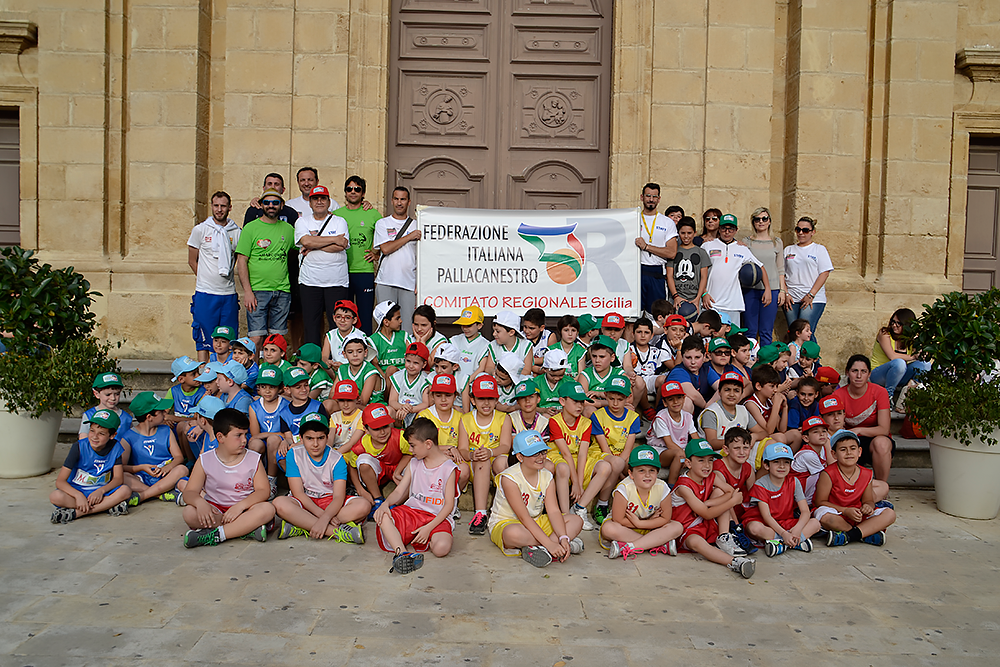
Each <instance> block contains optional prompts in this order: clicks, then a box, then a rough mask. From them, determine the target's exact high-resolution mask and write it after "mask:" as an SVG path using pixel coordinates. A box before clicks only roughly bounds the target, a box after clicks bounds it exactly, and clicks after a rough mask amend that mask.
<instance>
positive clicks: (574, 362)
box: [549, 340, 587, 377]
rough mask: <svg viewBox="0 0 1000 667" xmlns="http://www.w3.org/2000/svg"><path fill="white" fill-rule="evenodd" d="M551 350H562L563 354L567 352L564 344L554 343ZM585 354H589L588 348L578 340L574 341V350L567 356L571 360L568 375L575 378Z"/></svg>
mask: <svg viewBox="0 0 1000 667" xmlns="http://www.w3.org/2000/svg"><path fill="white" fill-rule="evenodd" d="M549 349H550V350H562V351H563V352H565V351H566V350H565V349H564V348H563V345H562V342H558V343H553V344H552V345H550V346H549ZM585 354H587V347H586V346H585V345H584V344H583V343H581V342H580V341H578V340H575V341H573V349H571V350H570V351H569V352H568V353H567V354H566V357H567V358H568V359H569V370H568V371H567V374H568V375H572V376H574V377H575V376H576V374H577V372H578V370H579V368H580V359H582V358H583V356H584V355H585Z"/></svg>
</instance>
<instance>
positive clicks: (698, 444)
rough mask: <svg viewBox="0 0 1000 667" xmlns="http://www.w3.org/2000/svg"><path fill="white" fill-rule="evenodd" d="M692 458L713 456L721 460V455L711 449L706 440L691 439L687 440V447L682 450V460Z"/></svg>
mask: <svg viewBox="0 0 1000 667" xmlns="http://www.w3.org/2000/svg"><path fill="white" fill-rule="evenodd" d="M692 456H714V457H715V458H717V459H718V458H722V454H720V453H719V452H717V451H715V450H714V449H712V446H711V445H710V444H708V442H707V441H706V440H703V439H701V438H691V439H690V440H688V444H687V447H685V448H684V458H687V459H689V458H691V457H692Z"/></svg>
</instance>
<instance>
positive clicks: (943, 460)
mask: <svg viewBox="0 0 1000 667" xmlns="http://www.w3.org/2000/svg"><path fill="white" fill-rule="evenodd" d="M998 435H1000V431H997V432H994V434H993V437H997V436H998ZM928 442H930V445H931V465H933V467H934V491H935V493H936V495H937V507H938V509H939V510H941V511H942V512H944V513H945V514H952V515H954V516H960V517H963V518H965V519H993V518H995V517H996V515H997V512H1000V444H998V445H997V446H995V447H989V446H987V445H985V444H983V443H982V442H978V441H975V440H974V441H973V442H972V444H971V445H970V446H969V447H966V446H965V445H963V444H962V443H961V442H959V441H958V440H956V439H954V438H946V437H943V436H941V435H936V436H935V437H933V438H928Z"/></svg>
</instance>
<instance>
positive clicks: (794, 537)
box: [743, 442, 820, 558]
mask: <svg viewBox="0 0 1000 667" xmlns="http://www.w3.org/2000/svg"><path fill="white" fill-rule="evenodd" d="M794 458H795V455H794V454H793V453H792V448H791V447H789V446H788V445H785V444H782V443H780V442H772V443H771V444H769V445H768V446H767V447H765V448H764V457H763V463H762V467H763V468H764V471H765V472H766V473H767V474H765V475H763V476H762V477H761V478H760V479H758V480H757V482H756V484H754V485H753V488H752V489H751V490H750V508H749V509H748V510H747V511H746V514H744V515H743V522H744V525H745V530H746V532H747V533H749V534H750V536H751V537H753V538H755V539H757V540H759V541H761V542H763V543H764V553H765V554H767V556H768V558H774V557H775V556H777V555H778V554H781V553H784V552H785V551H786V550H787V549H796V550H798V551H804V552H806V553H809V552H810V551H812V548H813V545H812V540H810V539H809V538H810V537H812V536H813V535H815V534H816V533H817V532H818V531H819V530H820V525H819V521H817V520H816V519H813V518H811V517H810V513H809V503H808V502H807V501H806V494H805V491H803V489H802V485H801V484H799V481H798V480H797V479H796V478H795V477H794V476H792V475H791V474H789V473H791V471H792V459H794ZM796 509H797V510H798V511H799V516H798V518H796V517H795V510H796Z"/></svg>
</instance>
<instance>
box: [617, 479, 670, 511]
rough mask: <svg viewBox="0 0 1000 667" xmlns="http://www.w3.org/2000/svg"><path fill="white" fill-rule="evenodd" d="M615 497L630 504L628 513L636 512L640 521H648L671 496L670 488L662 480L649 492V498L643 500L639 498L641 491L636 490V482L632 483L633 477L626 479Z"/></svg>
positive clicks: (657, 481) (620, 483) (627, 507)
mask: <svg viewBox="0 0 1000 667" xmlns="http://www.w3.org/2000/svg"><path fill="white" fill-rule="evenodd" d="M614 495H615V496H616V498H615V500H617V497H618V496H621V498H622V499H623V500H625V502H626V503H628V504H627V506H626V509H627V510H628V511H630V512H635V515H636V516H637V517H639V518H640V519H648V518H650V517H651V516H653V512H655V511H656V508H657V507H659V506H660V505H661V504H662V503H663V501H664V500H666V498H667V496H669V495H670V487H669V486H667V483H666V482H664V481H663V480H662V479H658V480H656V483H654V484H653V488H651V489H650V490H649V497H648V498H646V500H643V499H642V498H640V497H639V489H637V488H636V486H635V482H634V481H632V478H631V477H626V478H625V479H623V480H622V481H621V482H619V483H618V486H616V487H615V493H614Z"/></svg>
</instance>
